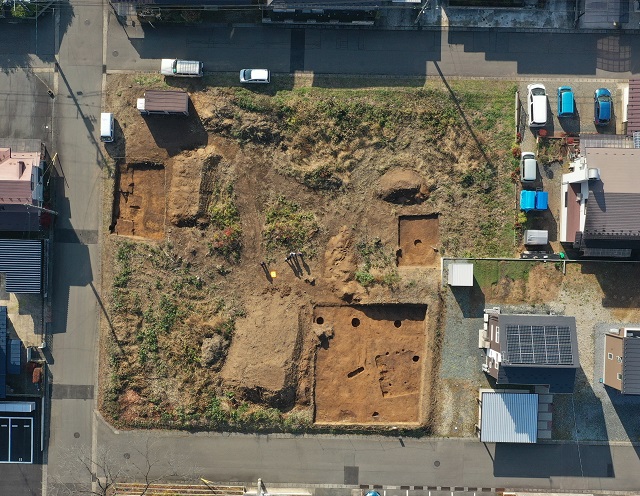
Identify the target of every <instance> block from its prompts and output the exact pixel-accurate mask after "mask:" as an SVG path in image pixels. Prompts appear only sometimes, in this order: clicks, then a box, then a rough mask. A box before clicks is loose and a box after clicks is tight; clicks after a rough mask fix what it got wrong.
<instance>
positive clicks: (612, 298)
mask: <svg viewBox="0 0 640 496" xmlns="http://www.w3.org/2000/svg"><path fill="white" fill-rule="evenodd" d="M580 268H581V273H582V274H593V275H594V276H595V277H596V280H597V281H598V284H599V285H600V289H601V290H602V292H603V294H604V296H603V297H602V306H603V307H606V308H638V307H640V264H638V263H633V262H627V263H625V262H606V261H601V262H583V263H581V265H580Z"/></svg>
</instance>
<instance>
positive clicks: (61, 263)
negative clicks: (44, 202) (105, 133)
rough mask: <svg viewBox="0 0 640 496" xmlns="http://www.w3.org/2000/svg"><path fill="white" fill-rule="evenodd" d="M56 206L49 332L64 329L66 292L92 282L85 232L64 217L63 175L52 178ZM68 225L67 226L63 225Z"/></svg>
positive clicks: (65, 199) (67, 305)
mask: <svg viewBox="0 0 640 496" xmlns="http://www.w3.org/2000/svg"><path fill="white" fill-rule="evenodd" d="M54 188H55V189H56V192H55V195H56V209H57V210H58V212H59V215H61V216H62V219H60V220H62V221H65V222H64V224H63V223H62V222H60V221H58V223H57V225H56V228H55V230H54V234H53V243H54V247H53V261H52V266H53V276H52V281H51V284H50V297H51V302H52V313H53V315H54V319H53V325H52V326H51V332H52V333H54V334H58V333H64V332H66V328H67V318H68V308H69V295H70V291H71V288H72V287H74V286H79V287H84V286H87V285H88V284H90V283H91V282H92V281H93V271H92V269H91V259H90V256H89V248H88V247H87V244H86V243H87V237H89V235H88V234H87V233H82V232H80V231H77V230H75V229H74V228H73V227H72V226H71V225H70V222H66V221H67V219H69V221H72V220H73V219H70V216H69V211H70V210H69V199H68V198H67V197H66V195H65V185H64V180H63V178H56V183H55V185H54ZM66 226H70V227H66Z"/></svg>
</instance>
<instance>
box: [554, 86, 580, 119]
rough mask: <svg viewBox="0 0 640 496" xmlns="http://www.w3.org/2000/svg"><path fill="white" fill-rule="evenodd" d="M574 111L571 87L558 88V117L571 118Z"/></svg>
mask: <svg viewBox="0 0 640 496" xmlns="http://www.w3.org/2000/svg"><path fill="white" fill-rule="evenodd" d="M575 111H576V107H575V100H574V98H573V90H572V89H571V86H560V87H559V88H558V117H573V114H574V113H575Z"/></svg>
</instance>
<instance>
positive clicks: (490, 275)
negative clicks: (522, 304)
mask: <svg viewBox="0 0 640 496" xmlns="http://www.w3.org/2000/svg"><path fill="white" fill-rule="evenodd" d="M536 264H537V262H529V261H522V262H520V261H515V260H514V261H499V260H476V261H474V263H473V275H474V277H475V278H476V281H478V285H479V286H480V287H481V288H488V287H491V286H493V285H495V284H498V282H500V280H501V279H503V278H508V279H511V280H512V281H519V280H524V281H527V280H528V279H529V272H530V271H531V269H532V268H533V267H535V265H536Z"/></svg>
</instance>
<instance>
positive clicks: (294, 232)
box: [262, 196, 319, 252]
mask: <svg viewBox="0 0 640 496" xmlns="http://www.w3.org/2000/svg"><path fill="white" fill-rule="evenodd" d="M265 217H266V219H265V227H264V231H263V233H262V235H263V238H264V240H265V243H266V245H267V249H268V250H275V249H277V248H284V249H285V250H293V251H305V252H308V251H310V249H309V248H310V242H311V239H312V238H313V237H314V236H315V235H316V234H317V232H318V231H319V226H318V223H317V222H316V217H315V215H314V214H313V212H307V211H304V210H302V209H301V208H300V206H299V205H298V204H297V203H294V202H292V201H289V200H287V199H286V198H285V197H284V196H278V197H277V198H276V200H275V201H274V202H273V203H272V204H271V205H270V206H269V207H267V210H266V212H265Z"/></svg>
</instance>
